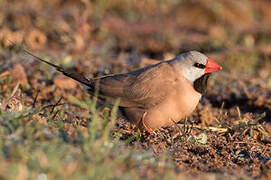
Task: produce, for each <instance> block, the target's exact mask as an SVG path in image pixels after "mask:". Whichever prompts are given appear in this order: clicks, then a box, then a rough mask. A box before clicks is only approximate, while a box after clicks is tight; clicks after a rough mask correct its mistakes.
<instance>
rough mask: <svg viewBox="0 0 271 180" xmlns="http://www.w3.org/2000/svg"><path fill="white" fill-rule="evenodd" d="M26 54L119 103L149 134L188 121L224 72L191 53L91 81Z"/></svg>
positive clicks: (207, 59) (204, 56)
mask: <svg viewBox="0 0 271 180" xmlns="http://www.w3.org/2000/svg"><path fill="white" fill-rule="evenodd" d="M24 52H25V53H27V54H29V55H31V56H33V57H34V58H35V59H36V60H39V61H41V62H43V63H46V64H48V65H50V66H52V67H54V68H55V69H56V70H57V71H59V72H62V73H63V74H64V75H65V76H68V77H70V78H72V79H74V80H76V81H78V82H80V83H81V84H82V85H83V86H84V87H85V88H86V89H87V91H88V93H90V94H91V95H95V92H98V93H97V94H98V99H99V100H101V101H108V102H110V103H112V104H113V103H114V102H116V100H117V99H118V100H119V109H120V111H121V112H122V113H123V115H124V116H125V117H126V118H127V120H128V121H130V122H131V123H134V124H135V125H136V127H137V128H139V129H141V130H147V131H148V132H149V133H152V132H154V131H155V130H157V129H159V128H161V127H165V126H170V125H173V124H174V123H177V122H179V121H180V120H182V119H183V118H185V117H188V116H189V115H190V114H191V113H192V112H193V111H194V110H195V108H196V106H197V104H198V103H199V101H200V99H201V97H202V94H204V93H205V92H206V89H207V82H208V79H209V77H210V75H211V74H212V73H213V72H216V71H218V70H220V69H222V67H221V66H219V65H218V64H217V63H216V62H215V61H213V60H211V59H209V58H208V57H207V56H206V55H204V54H203V53H201V52H198V51H189V52H186V53H182V54H180V55H177V56H176V57H175V58H173V59H170V60H167V61H161V62H159V63H157V64H154V65H149V66H146V67H144V68H141V69H138V70H135V71H132V72H128V73H122V74H112V75H106V76H102V77H97V78H91V79H87V78H86V77H84V76H82V75H80V74H79V73H75V72H70V71H67V70H65V69H64V68H62V67H60V66H58V65H56V64H53V63H51V62H48V61H46V60H44V59H42V58H40V57H38V56H36V55H34V54H33V53H31V52H30V51H28V50H26V49H24Z"/></svg>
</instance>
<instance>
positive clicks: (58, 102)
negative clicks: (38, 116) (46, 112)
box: [50, 96, 62, 114]
mask: <svg viewBox="0 0 271 180" xmlns="http://www.w3.org/2000/svg"><path fill="white" fill-rule="evenodd" d="M61 100H62V96H61V97H60V98H59V100H58V101H57V103H56V104H54V105H53V108H52V110H51V112H50V114H52V113H53V112H54V110H55V107H56V106H57V105H58V104H59V103H60V101H61Z"/></svg>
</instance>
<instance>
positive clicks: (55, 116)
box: [52, 110, 60, 120]
mask: <svg viewBox="0 0 271 180" xmlns="http://www.w3.org/2000/svg"><path fill="white" fill-rule="evenodd" d="M59 112H60V110H57V111H56V113H55V114H54V115H53V117H52V120H54V119H55V117H56V115H57V114H58V113H59Z"/></svg>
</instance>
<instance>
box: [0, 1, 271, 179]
mask: <svg viewBox="0 0 271 180" xmlns="http://www.w3.org/2000/svg"><path fill="white" fill-rule="evenodd" d="M0 10H1V11H0V43H1V48H0V67H1V68H0V102H1V111H0V114H1V116H0V154H1V156H0V177H1V178H4V179H11V178H15V177H16V178H19V179H27V178H33V179H34V178H35V179H37V177H39V178H47V179H61V178H62V179H67V178H70V179H75V178H82V177H86V178H101V179H114V178H117V179H119V178H128V177H132V178H133V179H143V178H159V179H163V178H165V179H166V178H167V179H180V178H186V179H230V178H231V179H270V178H271V171H270V168H271V144H270V142H271V137H270V134H271V124H270V123H271V73H270V69H271V63H270V57H271V34H270V27H271V21H270V19H271V17H270V16H271V14H270V12H271V3H270V2H269V1H268V0H257V1H252V0H242V1H234V0H222V1H211V0H207V1H203V0H193V1H170V0H166V1H155V0H148V1H126V0H114V1H113V0H112V1H104V0H99V1H86V0H81V1H74V0H67V1H61V0H51V1H45V0H41V1H30V0H21V1H7V0H3V2H1V4H0ZM10 42H14V43H16V44H22V43H23V44H25V46H26V47H27V48H29V49H31V50H32V51H33V52H35V54H38V55H39V56H42V57H44V58H45V59H46V60H49V61H52V62H54V63H57V64H59V65H61V66H63V67H65V68H68V69H70V70H74V71H76V72H79V73H81V74H83V75H85V76H87V77H95V76H99V75H102V74H109V73H123V72H128V71H131V70H134V69H136V68H139V67H143V66H146V65H148V64H153V63H156V62H159V60H163V59H169V58H170V57H173V56H174V55H176V54H179V53H181V52H184V51H188V50H192V49H193V50H199V51H202V52H204V53H207V54H208V56H210V57H211V58H212V59H215V60H216V61H218V62H219V64H221V65H222V66H223V69H224V70H223V72H219V73H217V74H215V75H214V76H213V77H212V78H211V79H210V81H209V86H208V92H207V94H206V95H204V97H203V98H202V100H201V102H200V104H199V105H198V107H197V109H196V111H195V112H194V113H193V115H192V116H191V117H188V118H187V119H186V120H184V121H183V122H181V123H179V124H175V125H174V126H172V127H167V128H163V129H161V130H159V131H157V132H156V134H152V135H150V134H148V133H146V132H143V133H139V132H136V131H134V129H133V128H134V127H132V126H131V125H130V124H129V123H127V121H125V119H123V118H122V117H119V116H117V107H116V106H114V107H113V108H112V107H108V105H102V106H96V101H95V99H92V97H89V96H88V94H87V93H86V92H85V91H84V89H83V88H82V87H81V86H80V85H79V84H78V83H76V82H74V81H73V80H70V79H67V78H65V77H63V76H62V75H61V74H59V73H57V72H56V71H55V70H54V69H52V68H50V67H48V66H46V65H44V64H40V63H37V62H36V61H33V60H32V59H31V58H30V57H28V56H25V55H24V54H22V53H20V52H19V51H16V49H14V48H11V47H10V45H11V43H10Z"/></svg>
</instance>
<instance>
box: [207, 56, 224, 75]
mask: <svg viewBox="0 0 271 180" xmlns="http://www.w3.org/2000/svg"><path fill="white" fill-rule="evenodd" d="M220 69H222V67H221V66H219V65H218V64H216V63H215V62H214V61H213V60H211V59H207V63H206V65H205V73H211V72H215V71H218V70H220Z"/></svg>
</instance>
